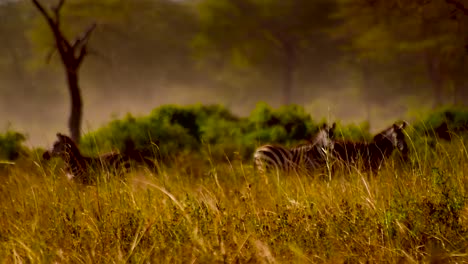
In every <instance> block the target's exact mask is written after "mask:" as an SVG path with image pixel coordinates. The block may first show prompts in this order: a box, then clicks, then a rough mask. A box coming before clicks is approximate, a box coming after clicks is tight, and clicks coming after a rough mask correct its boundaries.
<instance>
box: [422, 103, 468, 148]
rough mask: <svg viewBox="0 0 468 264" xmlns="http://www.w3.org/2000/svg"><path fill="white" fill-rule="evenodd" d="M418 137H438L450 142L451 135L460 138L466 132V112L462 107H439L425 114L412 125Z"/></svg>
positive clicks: (467, 123) (467, 117) (467, 112)
mask: <svg viewBox="0 0 468 264" xmlns="http://www.w3.org/2000/svg"><path fill="white" fill-rule="evenodd" d="M414 130H415V132H416V133H417V135H419V136H424V135H426V136H429V137H432V138H434V137H439V138H442V139H448V140H450V139H451V138H452V136H453V135H458V136H461V135H463V134H465V133H466V132H467V131H468V110H467V109H466V108H463V107H455V106H447V107H441V108H439V109H436V110H434V111H431V112H430V113H428V114H426V116H425V117H424V118H422V119H421V120H420V121H418V122H416V123H415V124H414Z"/></svg>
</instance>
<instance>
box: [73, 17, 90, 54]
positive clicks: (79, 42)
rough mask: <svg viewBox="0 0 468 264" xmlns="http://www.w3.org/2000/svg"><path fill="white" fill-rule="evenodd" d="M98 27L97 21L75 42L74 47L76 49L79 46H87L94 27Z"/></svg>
mask: <svg viewBox="0 0 468 264" xmlns="http://www.w3.org/2000/svg"><path fill="white" fill-rule="evenodd" d="M95 28H96V23H93V24H92V25H91V26H89V28H88V29H87V30H86V31H85V32H84V33H83V35H82V36H81V37H79V38H77V39H76V40H75V42H74V43H73V46H72V47H73V48H74V49H76V48H78V47H79V46H83V45H84V46H85V45H86V44H87V43H88V40H89V38H90V36H91V33H93V31H94V29H95Z"/></svg>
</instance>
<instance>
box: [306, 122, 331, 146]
mask: <svg viewBox="0 0 468 264" xmlns="http://www.w3.org/2000/svg"><path fill="white" fill-rule="evenodd" d="M335 129H336V123H333V124H332V125H331V126H329V125H328V124H327V123H325V124H323V125H322V126H321V127H320V129H319V131H318V132H317V134H316V135H315V136H314V138H313V139H312V144H313V145H314V146H316V147H319V148H322V149H324V150H332V149H333V146H334V144H335V140H334V139H335Z"/></svg>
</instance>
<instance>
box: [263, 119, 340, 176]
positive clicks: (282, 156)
mask: <svg viewBox="0 0 468 264" xmlns="http://www.w3.org/2000/svg"><path fill="white" fill-rule="evenodd" d="M335 128H336V124H335V123H334V124H333V126H331V127H330V126H328V125H327V124H325V125H324V126H322V127H321V128H320V129H319V131H318V132H317V133H316V134H315V135H314V137H313V138H312V140H311V141H310V142H309V143H306V144H301V145H298V146H295V147H292V148H285V147H283V146H279V145H271V144H269V145H263V146H260V147H259V148H257V149H256V150H255V152H254V166H255V167H256V169H257V170H258V171H259V172H260V173H262V174H263V173H265V172H266V171H267V170H269V169H274V170H276V171H277V172H279V171H282V172H286V173H291V172H299V170H301V172H306V173H307V172H309V173H310V172H312V171H314V170H317V169H319V168H321V167H323V164H324V163H325V162H326V155H327V150H328V149H332V148H333V140H332V139H331V138H330V137H331V136H333V133H334V129H335Z"/></svg>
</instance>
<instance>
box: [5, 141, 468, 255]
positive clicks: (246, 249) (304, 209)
mask: <svg viewBox="0 0 468 264" xmlns="http://www.w3.org/2000/svg"><path fill="white" fill-rule="evenodd" d="M411 156H412V163H411V164H409V165H401V164H399V163H398V162H392V161H389V162H388V163H387V166H386V167H385V168H384V169H383V171H382V172H381V173H380V175H378V176H376V177H371V178H368V177H367V175H365V174H363V173H360V172H358V171H355V172H353V173H351V174H347V175H341V174H336V175H333V178H332V180H331V181H329V180H324V179H323V178H320V177H299V176H297V175H296V176H294V175H292V176H288V177H282V178H281V180H280V183H279V184H278V183H277V180H276V176H274V175H271V178H270V180H269V184H265V181H264V179H263V178H262V177H260V176H259V175H256V173H255V172H254V171H253V168H252V164H241V162H239V161H232V162H231V163H228V162H225V163H217V164H213V163H211V165H205V163H206V164H210V162H209V158H208V157H207V158H206V162H204V163H203V164H202V163H200V162H192V163H190V162H189V161H184V162H181V163H180V164H175V165H173V166H171V167H164V166H163V168H162V169H161V172H160V173H158V174H154V173H151V172H149V171H147V170H145V169H135V170H133V171H132V172H130V173H129V174H128V175H127V180H126V181H120V180H118V179H111V180H109V181H102V182H99V183H98V184H97V185H96V186H80V185H78V184H75V183H74V182H70V181H68V180H66V179H65V177H64V176H63V175H62V174H61V173H60V170H58V169H57V168H54V167H53V166H52V167H49V166H43V165H40V164H38V163H32V161H24V162H22V163H21V162H20V163H17V164H15V166H13V167H9V168H8V169H7V170H5V171H3V172H2V174H1V175H0V177H1V180H0V182H1V185H0V261H1V262H2V263H15V262H18V263H54V262H55V263H68V262H71V263H91V262H93V263H104V262H105V263H123V262H130V263H217V262H223V263H224V262H227V263H364V262H370V263H420V262H427V263H429V262H431V263H448V262H453V263H462V262H468V255H467V253H468V252H467V247H468V243H467V239H468V232H467V231H468V205H467V203H466V197H467V183H468V177H467V176H466V175H467V174H466V173H467V166H466V161H467V157H468V155H467V152H466V149H465V147H464V145H463V141H455V142H453V143H438V144H437V145H436V147H435V148H430V147H426V146H424V147H422V148H421V149H419V150H418V151H417V152H414V151H413V153H412V155H411ZM324 178H327V177H324Z"/></svg>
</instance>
